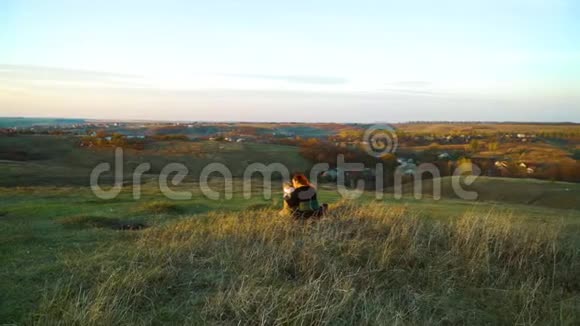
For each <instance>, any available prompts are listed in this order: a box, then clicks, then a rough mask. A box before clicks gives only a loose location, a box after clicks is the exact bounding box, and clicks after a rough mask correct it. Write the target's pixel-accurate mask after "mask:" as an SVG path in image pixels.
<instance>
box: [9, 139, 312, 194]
mask: <svg viewBox="0 0 580 326" xmlns="http://www.w3.org/2000/svg"><path fill="white" fill-rule="evenodd" d="M78 144H79V140H78V138H76V137H70V136H44V135H43V136H39V135H33V136H18V137H0V167H1V169H0V186H26V185H87V184H88V182H89V175H90V172H91V171H92V169H93V168H94V167H95V166H96V165H97V164H99V163H102V162H109V163H113V161H114V150H113V149H112V148H101V149H94V148H82V147H79V145H78ZM124 157H125V160H124V162H125V165H124V171H125V174H126V175H127V177H130V176H131V172H132V171H133V169H134V168H135V167H136V166H137V165H139V164H140V163H143V162H148V163H150V164H151V170H150V171H149V172H148V173H149V174H151V175H152V177H156V175H157V174H159V172H160V171H161V169H162V168H163V167H164V166H166V165H167V164H168V163H173V162H176V163H182V164H184V165H185V166H186V167H187V168H188V169H189V175H190V176H193V177H197V176H199V175H200V172H201V170H202V169H203V167H205V166H206V165H207V164H209V163H214V162H218V163H223V164H225V165H226V166H227V167H228V168H230V170H231V171H232V174H233V176H234V177H236V176H242V175H243V171H244V169H245V168H246V166H248V165H249V164H252V163H255V162H260V163H264V164H269V163H274V162H279V163H282V164H284V165H285V166H287V167H288V169H290V171H291V172H292V171H304V170H306V169H307V168H308V166H309V163H308V162H307V161H306V160H305V159H303V158H302V157H301V156H300V155H298V149H297V148H296V147H292V146H283V145H269V144H252V143H225V142H209V141H206V142H192V141H167V142H153V143H148V144H147V146H146V147H145V149H144V150H131V149H127V150H125V151H124Z"/></svg>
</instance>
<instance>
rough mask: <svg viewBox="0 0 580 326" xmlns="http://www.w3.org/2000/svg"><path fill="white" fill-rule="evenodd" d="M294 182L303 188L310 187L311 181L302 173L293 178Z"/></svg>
mask: <svg viewBox="0 0 580 326" xmlns="http://www.w3.org/2000/svg"><path fill="white" fill-rule="evenodd" d="M292 181H294V182H296V183H297V184H299V185H301V186H310V181H308V178H307V177H306V176H305V175H304V174H302V173H297V174H295V175H294V177H293V178H292Z"/></svg>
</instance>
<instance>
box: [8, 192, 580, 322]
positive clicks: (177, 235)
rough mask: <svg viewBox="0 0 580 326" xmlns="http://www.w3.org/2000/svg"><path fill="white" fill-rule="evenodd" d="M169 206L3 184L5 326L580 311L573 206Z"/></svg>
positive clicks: (550, 318) (445, 318)
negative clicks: (318, 215)
mask: <svg viewBox="0 0 580 326" xmlns="http://www.w3.org/2000/svg"><path fill="white" fill-rule="evenodd" d="M178 188H180V189H189V190H191V191H193V192H194V197H193V198H192V199H191V200H187V201H169V200H167V199H164V197H163V196H162V195H161V193H159V190H158V189H157V187H156V185H155V184H154V183H151V184H146V185H144V186H143V188H142V190H143V195H142V198H141V199H140V200H138V201H136V200H134V199H133V198H132V197H131V191H130V188H128V189H126V190H125V191H123V192H122V193H121V195H120V196H119V197H118V198H116V199H113V200H107V201H102V200H99V199H97V198H95V197H94V196H93V195H92V193H91V191H90V190H89V189H88V188H86V187H79V186H68V187H45V186H34V187H18V188H2V189H0V203H1V206H0V207H1V209H0V210H1V211H0V239H1V240H0V241H1V242H0V248H1V249H0V260H1V261H2V262H3V264H2V269H1V272H0V273H1V275H0V276H1V277H0V302H2V304H1V305H0V307H1V308H0V321H2V322H3V323H16V324H39V325H49V324H65V325H68V324H83V325H102V324H159V323H188V324H208V323H209V324H223V325H229V324H232V325H233V324H236V325H237V324H239V323H242V324H353V323H357V324H359V323H362V324H369V325H386V324H389V325H390V324H423V323H430V324H466V323H469V324H490V323H494V324H498V323H499V324H563V325H566V324H568V325H572V324H575V323H576V322H577V321H578V320H580V309H579V307H580V297H579V293H580V277H579V275H578V273H577V270H578V269H579V268H580V266H579V265H580V259H579V258H580V257H579V254H580V251H579V248H580V241H579V238H578V237H577V234H578V231H579V230H580V213H579V212H578V211H577V210H574V209H568V210H567V209H554V208H549V207H540V206H526V205H518V204H510V205H508V204H500V203H493V202H465V201H459V200H451V199H446V200H441V201H435V200H432V199H427V198H425V199H422V200H416V199H413V198H412V197H409V196H404V197H403V199H401V200H395V199H393V198H392V197H391V196H387V197H385V198H384V199H383V200H380V201H377V200H376V199H374V196H373V194H371V193H368V194H365V195H364V196H363V197H362V198H360V199H358V200H356V201H347V200H343V199H341V198H340V196H339V195H338V193H337V192H336V190H335V189H333V188H332V187H328V186H321V188H320V189H319V191H320V197H321V198H322V199H323V200H324V201H327V202H330V203H331V214H330V215H329V216H327V217H326V218H324V219H323V220H321V221H318V222H314V223H300V222H296V221H292V220H290V219H288V218H282V217H279V216H278V214H277V210H278V209H279V207H280V206H281V202H280V199H279V198H280V195H281V194H280V193H275V194H274V195H273V198H271V199H264V198H263V197H262V196H261V195H260V193H259V192H260V191H261V189H260V188H259V187H258V188H256V190H255V191H256V193H255V196H253V197H252V198H251V199H249V200H246V199H243V198H242V196H241V184H239V183H236V188H235V189H236V191H235V196H234V198H233V199H232V200H225V199H223V200H218V201H213V200H208V199H206V198H204V197H203V196H202V195H201V193H200V192H199V191H198V190H197V188H198V186H197V185H196V184H183V185H181V186H179V187H178Z"/></svg>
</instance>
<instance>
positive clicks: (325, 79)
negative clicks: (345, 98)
mask: <svg viewBox="0 0 580 326" xmlns="http://www.w3.org/2000/svg"><path fill="white" fill-rule="evenodd" d="M219 75H220V76H226V77H236V78H251V79H269V80H278V81H287V82H290V83H299V84H318V85H342V84H346V83H348V79H346V78H342V77H334V76H305V75H259V74H219Z"/></svg>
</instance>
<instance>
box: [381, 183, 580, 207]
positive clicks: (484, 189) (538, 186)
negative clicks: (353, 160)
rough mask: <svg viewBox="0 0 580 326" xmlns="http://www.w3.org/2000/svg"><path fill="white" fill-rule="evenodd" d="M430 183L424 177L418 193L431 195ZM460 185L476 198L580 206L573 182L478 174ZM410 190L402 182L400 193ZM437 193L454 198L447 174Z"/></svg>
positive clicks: (578, 190)
mask: <svg viewBox="0 0 580 326" xmlns="http://www.w3.org/2000/svg"><path fill="white" fill-rule="evenodd" d="M433 186H434V182H433V180H424V181H423V182H422V193H423V194H425V195H426V196H430V195H432V194H433ZM462 187H463V189H466V190H468V191H475V192H477V194H478V199H477V200H479V201H490V202H497V203H509V204H521V205H532V206H545V207H553V208H561V209H580V184H577V183H568V182H551V181H543V180H536V179H512V178H490V177H478V178H477V180H476V181H475V182H474V183H473V184H471V185H469V186H467V185H465V184H462ZM392 191H393V189H392V188H391V189H389V192H392ZM413 193H414V184H412V183H409V184H404V185H403V194H406V195H407V196H412V194H413ZM441 196H442V197H446V198H458V197H457V195H456V193H455V191H454V190H453V186H452V181H451V177H444V178H441Z"/></svg>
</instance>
